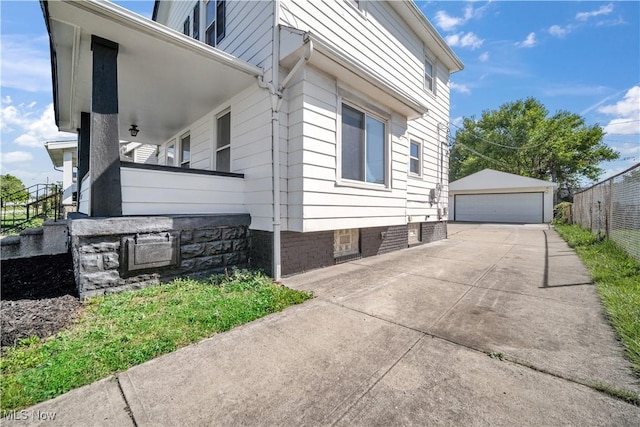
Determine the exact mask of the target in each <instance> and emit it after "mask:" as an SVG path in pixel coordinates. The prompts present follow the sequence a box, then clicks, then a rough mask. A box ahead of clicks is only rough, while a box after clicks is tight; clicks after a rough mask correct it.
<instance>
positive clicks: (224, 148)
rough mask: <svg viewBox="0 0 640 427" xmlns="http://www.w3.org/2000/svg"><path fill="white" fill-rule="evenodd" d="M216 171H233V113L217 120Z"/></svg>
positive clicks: (228, 113)
mask: <svg viewBox="0 0 640 427" xmlns="http://www.w3.org/2000/svg"><path fill="white" fill-rule="evenodd" d="M216 128H217V138H216V170H217V171H221V172H230V171H231V112H227V113H224V114H223V115H221V116H219V117H218V119H217V126H216Z"/></svg>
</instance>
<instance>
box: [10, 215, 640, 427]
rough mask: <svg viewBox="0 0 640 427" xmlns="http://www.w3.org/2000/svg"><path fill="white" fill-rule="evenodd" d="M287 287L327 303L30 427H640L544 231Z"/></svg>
mask: <svg viewBox="0 0 640 427" xmlns="http://www.w3.org/2000/svg"><path fill="white" fill-rule="evenodd" d="M285 284H286V285H287V286H290V287H292V288H297V289H306V290H312V291H313V292H314V293H315V294H316V295H317V298H316V299H314V300H312V301H309V302H307V303H305V304H303V305H301V306H295V307H291V308H289V309H287V310H285V311H284V312H282V313H277V314H274V315H271V316H268V317H266V318H263V319H261V320H258V321H255V322H252V323H250V324H248V325H245V326H242V327H239V328H236V329H234V330H232V331H230V332H228V333H223V334H219V335H217V336H214V337H213V338H210V339H207V340H204V341H202V342H200V343H198V344H196V345H192V346H189V347H186V348H184V349H182V350H179V351H176V352H174V353H171V354H169V355H166V356H163V357H160V358H158V359H155V360H152V361H150V362H147V363H145V364H143V365H140V366H137V367H134V368H132V369H130V370H128V371H126V372H123V373H121V374H119V375H118V376H117V378H115V377H112V378H108V379H105V380H103V381H100V382H98V383H95V384H92V385H90V386H87V387H83V388H81V389H78V390H75V391H72V392H70V393H67V394H66V395H63V396H60V397H58V398H56V399H53V400H51V401H48V402H44V403H42V404H39V405H36V406H35V407H32V408H29V409H28V410H27V411H25V413H24V416H23V418H26V420H24V421H21V425H23V424H22V423H24V422H25V421H26V422H27V423H28V424H33V425H35V424H42V425H78V426H88V425H91V426H93V425H134V422H135V425H138V426H158V425H185V424H188V425H239V424H240V425H301V424H306V425H328V424H337V425H367V426H368V425H384V426H388V425H399V424H402V425H406V424H414V425H431V424H445V425H468V424H471V425H485V424H491V425H492V424H499V425H504V424H509V425H532V424H535V425H560V424H563V425H567V424H570V425H640V408H638V407H636V406H633V405H630V404H628V403H625V402H623V401H621V400H619V399H617V398H614V397H611V396H609V395H607V394H604V393H601V392H599V391H596V390H595V388H594V387H593V385H594V384H601V385H606V386H608V387H611V388H616V389H619V390H627V391H632V392H638V391H640V386H639V383H638V378H637V377H635V376H634V375H633V374H632V371H631V368H630V366H629V363H628V362H627V360H626V359H625V357H624V355H623V351H622V348H621V345H620V344H619V343H618V342H617V341H616V339H615V336H614V333H613V331H612V329H611V328H610V326H609V325H608V323H607V321H606V320H605V317H604V314H603V310H602V307H601V304H600V301H599V300H598V298H597V296H596V294H595V290H594V287H593V285H592V284H591V282H590V279H589V276H588V274H587V272H586V271H585V269H584V267H583V266H582V264H581V263H580V261H579V259H578V258H577V256H576V255H575V253H574V252H573V251H572V250H571V249H570V248H568V247H567V245H566V244H565V243H564V241H562V240H561V239H560V237H559V236H558V235H557V234H556V233H555V232H554V231H553V230H551V229H549V228H548V227H547V226H517V225H513V226H512V225H478V224H469V225H463V224H450V225H449V239H448V240H446V241H441V242H437V243H434V244H430V245H424V246H420V247H415V248H412V249H408V250H405V251H400V252H395V253H391V254H387V255H382V256H378V257H372V258H365V259H362V260H360V261H355V262H351V263H348V264H342V265H339V266H335V267H331V268H326V269H323V270H317V271H312V272H309V273H305V274H301V275H298V276H294V277H291V278H288V279H286V280H285ZM489 354H492V355H493V356H494V357H493V358H492V357H490V356H489ZM52 413H55V417H56V418H55V420H54V421H53V422H51V421H50V420H46V421H43V420H40V421H39V420H38V419H37V418H38V417H39V416H40V417H41V418H42V416H43V414H44V415H47V414H48V415H49V418H50V415H51V414H52ZM16 415H17V417H19V416H20V413H17V414H16ZM17 417H16V418H17ZM4 424H6V425H14V424H16V425H17V424H18V421H15V422H14V421H6V420H5V421H4Z"/></svg>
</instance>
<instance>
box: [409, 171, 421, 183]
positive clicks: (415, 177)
mask: <svg viewBox="0 0 640 427" xmlns="http://www.w3.org/2000/svg"><path fill="white" fill-rule="evenodd" d="M408 176H409V178H411V179H415V180H417V181H424V179H423V177H422V175H418V174H415V173H413V172H409V174H408Z"/></svg>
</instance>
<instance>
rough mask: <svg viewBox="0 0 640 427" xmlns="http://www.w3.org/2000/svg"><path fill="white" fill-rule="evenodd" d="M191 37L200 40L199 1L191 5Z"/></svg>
mask: <svg viewBox="0 0 640 427" xmlns="http://www.w3.org/2000/svg"><path fill="white" fill-rule="evenodd" d="M193 38H194V39H196V40H200V1H198V2H197V3H196V5H195V6H193Z"/></svg>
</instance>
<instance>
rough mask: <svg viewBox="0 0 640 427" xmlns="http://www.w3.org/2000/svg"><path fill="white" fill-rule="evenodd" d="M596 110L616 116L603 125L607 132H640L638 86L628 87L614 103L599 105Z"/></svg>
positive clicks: (630, 133) (639, 92)
mask: <svg viewBox="0 0 640 427" xmlns="http://www.w3.org/2000/svg"><path fill="white" fill-rule="evenodd" d="M598 112H600V113H604V114H610V115H613V116H617V117H615V118H614V119H612V120H611V121H610V122H609V123H608V124H607V125H606V126H605V127H604V131H605V132H607V133H608V134H614V135H635V134H640V86H634V87H632V88H631V89H629V90H628V91H627V93H626V94H625V96H624V98H622V99H621V100H619V101H618V102H616V103H615V104H611V105H603V106H601V107H600V108H598Z"/></svg>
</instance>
